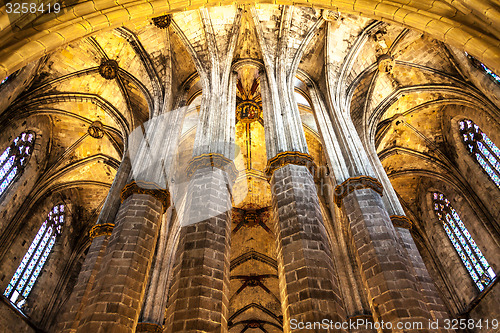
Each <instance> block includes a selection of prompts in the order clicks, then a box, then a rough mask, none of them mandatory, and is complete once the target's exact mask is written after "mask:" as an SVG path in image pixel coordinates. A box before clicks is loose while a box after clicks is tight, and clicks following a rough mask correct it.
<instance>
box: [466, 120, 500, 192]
mask: <svg viewBox="0 0 500 333" xmlns="http://www.w3.org/2000/svg"><path fill="white" fill-rule="evenodd" d="M459 125H460V133H461V134H462V139H463V142H464V143H465V145H466V146H467V149H468V150H469V152H470V153H471V154H472V155H474V157H475V158H476V160H477V161H478V163H479V164H480V165H481V167H482V168H483V170H484V171H485V172H486V173H487V174H488V176H489V177H490V179H491V180H492V181H493V182H494V183H495V184H496V185H497V186H498V188H500V149H498V147H497V146H496V145H495V144H494V143H493V141H491V140H490V138H488V136H487V135H486V134H484V133H483V131H481V129H480V128H479V126H477V125H476V124H474V122H473V121H472V120H468V119H464V120H462V121H460V122H459Z"/></svg>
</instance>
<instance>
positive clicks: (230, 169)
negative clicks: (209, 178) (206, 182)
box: [187, 153, 238, 183]
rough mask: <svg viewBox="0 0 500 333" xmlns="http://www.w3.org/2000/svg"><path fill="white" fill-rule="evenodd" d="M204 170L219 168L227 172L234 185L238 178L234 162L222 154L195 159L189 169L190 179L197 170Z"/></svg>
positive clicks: (202, 155) (196, 157)
mask: <svg viewBox="0 0 500 333" xmlns="http://www.w3.org/2000/svg"><path fill="white" fill-rule="evenodd" d="M203 168H217V169H221V170H224V171H226V172H227V175H228V177H229V180H230V181H231V183H234V181H235V180H236V177H238V170H237V169H236V166H235V165H234V162H233V160H231V159H229V158H227V157H226V156H224V155H222V154H215V153H207V154H201V155H198V156H195V157H193V158H192V159H191V161H189V164H188V167H187V176H188V178H191V176H192V175H193V174H194V173H195V172H196V171H197V170H199V169H203Z"/></svg>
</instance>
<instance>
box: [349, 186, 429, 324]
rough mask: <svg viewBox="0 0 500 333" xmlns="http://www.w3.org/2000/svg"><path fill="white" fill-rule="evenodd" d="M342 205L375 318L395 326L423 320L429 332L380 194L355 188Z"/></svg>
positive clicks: (424, 307) (408, 266)
mask: <svg viewBox="0 0 500 333" xmlns="http://www.w3.org/2000/svg"><path fill="white" fill-rule="evenodd" d="M343 204H344V208H345V210H346V212H347V214H348V219H349V224H350V227H351V230H352V237H353V242H354V246H355V249H356V255H357V260H358V261H359V263H360V268H361V276H362V279H363V282H364V284H365V288H366V290H367V293H368V297H369V299H370V300H371V307H372V311H373V315H374V317H375V319H377V320H378V321H384V322H391V323H392V324H393V325H394V327H396V324H397V323H398V322H417V321H420V322H422V324H423V325H424V326H423V327H424V329H422V330H420V331H421V332H425V331H428V330H426V329H425V328H426V327H427V325H428V321H429V320H430V319H431V317H430V314H429V311H428V309H427V305H426V303H425V300H424V299H423V296H422V294H421V293H420V290H419V288H418V286H417V281H416V280H415V277H414V276H412V274H411V271H412V270H413V269H412V266H411V265H412V264H411V262H410V260H409V258H408V253H407V252H406V251H405V249H404V248H403V247H402V244H401V243H400V242H399V241H398V235H397V233H396V231H395V229H394V227H393V225H392V223H391V220H390V218H389V215H388V214H387V211H386V210H385V207H384V205H383V203H382V199H381V197H380V194H379V193H377V192H375V191H374V190H373V189H372V188H359V189H355V190H353V191H352V192H350V193H348V194H347V195H345V196H344V199H343ZM389 331H390V330H389ZM392 331H393V332H398V330H397V329H393V330H392ZM399 331H400V332H402V331H403V330H399Z"/></svg>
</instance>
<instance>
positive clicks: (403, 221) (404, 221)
mask: <svg viewBox="0 0 500 333" xmlns="http://www.w3.org/2000/svg"><path fill="white" fill-rule="evenodd" d="M389 217H390V218H391V222H392V224H393V225H394V226H395V227H399V228H405V229H408V230H410V229H411V227H412V226H413V223H412V222H411V220H410V219H409V218H408V217H406V216H404V215H391V216H389Z"/></svg>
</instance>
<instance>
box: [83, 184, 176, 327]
mask: <svg viewBox="0 0 500 333" xmlns="http://www.w3.org/2000/svg"><path fill="white" fill-rule="evenodd" d="M122 199H123V203H122V205H121V206H120V209H119V211H118V214H117V217H116V226H115V228H114V229H113V233H112V234H111V237H110V238H109V243H108V246H107V248H106V253H105V255H104V257H103V259H102V265H101V270H100V271H99V272H98V274H97V276H96V281H95V284H94V287H93V288H92V291H91V292H90V294H89V302H88V305H87V306H86V307H85V309H84V311H83V314H82V319H81V321H80V325H79V327H78V329H77V331H76V332H82V333H83V332H96V333H99V332H103V333H104V332H106V333H114V332H130V333H132V332H135V327H136V325H137V321H138V319H139V313H140V308H141V304H142V300H143V296H144V291H145V287H146V284H147V279H148V275H149V271H150V266H151V262H152V259H153V254H154V249H155V246H156V240H157V236H158V231H159V227H160V217H161V214H162V211H163V209H164V208H166V207H167V205H168V204H169V196H168V192H167V191H166V190H146V189H143V188H141V187H139V186H138V185H137V183H135V182H132V183H130V184H129V185H127V186H126V187H125V189H124V191H123V192H122Z"/></svg>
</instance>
